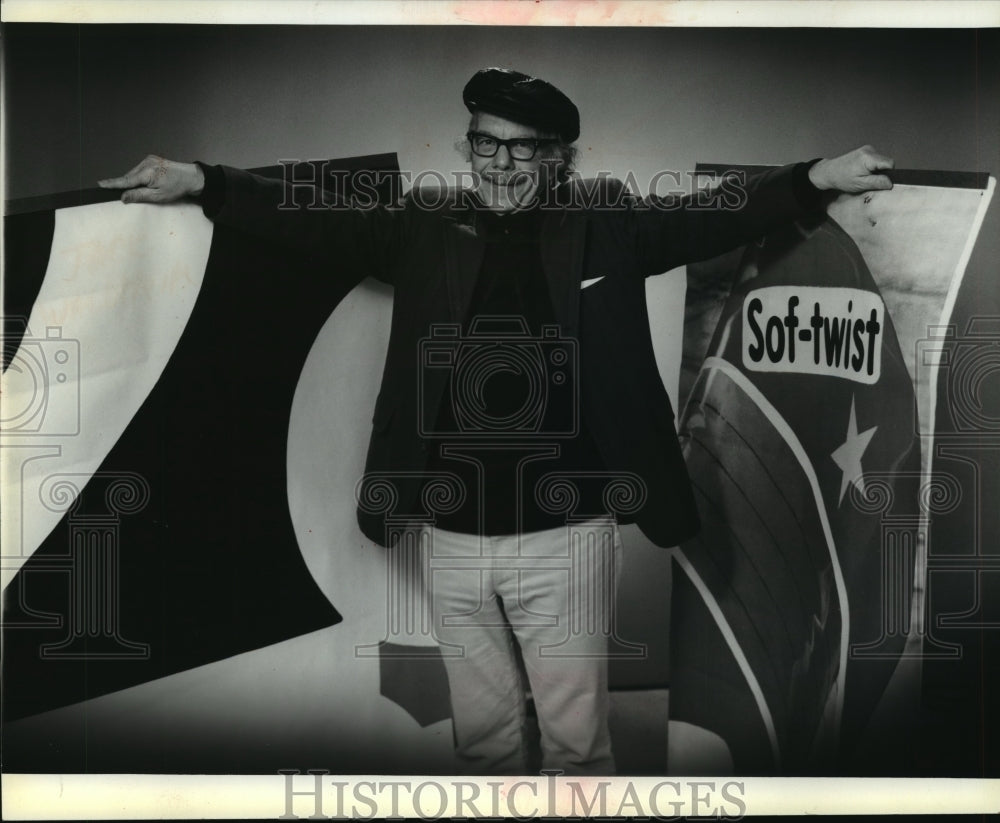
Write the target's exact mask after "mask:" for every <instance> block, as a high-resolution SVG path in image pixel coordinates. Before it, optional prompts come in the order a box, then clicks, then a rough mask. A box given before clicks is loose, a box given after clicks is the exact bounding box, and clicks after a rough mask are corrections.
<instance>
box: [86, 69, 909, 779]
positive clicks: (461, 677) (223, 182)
mask: <svg viewBox="0 0 1000 823" xmlns="http://www.w3.org/2000/svg"><path fill="white" fill-rule="evenodd" d="M463 98H464V102H465V104H466V106H467V108H468V109H469V112H470V114H471V121H470V124H469V130H468V134H467V141H468V150H469V161H470V163H471V170H472V172H473V179H474V181H475V183H474V188H473V189H472V190H471V191H454V192H449V193H448V196H447V197H446V198H437V197H428V198H424V197H420V196H419V195H420V193H419V192H418V193H415V194H414V195H413V196H411V197H409V198H408V200H407V202H406V205H405V207H404V208H402V209H390V208H370V209H361V208H352V209H334V210H328V211H316V210H305V211H299V210H279V209H277V204H278V203H279V202H281V201H282V200H283V196H282V195H283V192H282V184H281V183H280V182H276V181H266V180H263V179H260V178H256V177H254V176H253V175H250V174H248V173H246V172H242V171H239V170H236V169H230V168H226V167H222V166H216V167H207V166H204V165H202V164H183V163H173V162H170V161H166V160H163V159H161V158H156V157H148V158H146V159H145V160H144V161H143V162H142V163H140V164H139V165H138V166H136V167H135V168H134V169H133V170H132V171H130V172H129V173H128V174H126V175H125V176H124V177H120V178H116V179H113V180H105V181H101V185H103V186H105V187H108V188H121V189H125V191H124V193H123V195H122V200H123V201H124V202H126V203H129V202H154V203H156V202H170V201H173V200H177V199H180V198H183V197H197V198H200V200H201V202H202V205H203V208H204V210H205V213H206V215H208V216H209V217H211V218H212V219H214V220H216V221H221V222H224V223H227V224H230V225H234V226H238V227H241V228H243V229H245V230H248V231H250V232H252V233H255V234H260V235H263V236H269V237H272V238H274V239H278V240H281V241H283V242H285V243H288V244H289V245H291V246H293V247H296V248H300V249H305V250H308V251H309V252H310V253H311V254H313V255H315V256H316V257H317V258H318V259H319V260H320V261H322V264H323V265H324V266H325V268H326V269H327V271H328V273H329V276H333V277H337V278H340V279H342V280H343V282H344V284H345V285H346V286H350V285H353V284H356V283H358V282H360V280H362V279H363V278H364V277H366V276H369V275H371V276H374V277H376V278H378V279H380V280H383V281H385V282H387V283H390V284H392V285H393V286H394V289H395V292H394V300H395V302H396V311H394V312H393V319H392V329H391V333H390V342H389V348H388V352H387V356H386V364H385V369H384V372H383V377H382V384H381V389H380V392H379V396H378V399H377V401H376V406H375V410H374V415H373V431H372V435H371V440H370V444H369V450H368V458H367V464H366V470H365V478H364V479H363V481H362V483H361V484H359V508H358V518H359V523H360V525H361V528H362V531H363V532H364V533H365V534H366V535H367V536H368V537H370V538H371V539H373V540H374V541H376V542H378V543H383V544H386V543H387V542H388V538H387V537H386V534H387V532H386V530H385V529H386V525H385V522H384V515H385V514H386V513H387V511H386V505H385V498H384V497H380V496H379V495H378V494H376V493H373V492H372V489H373V488H375V486H373V485H368V483H369V481H371V482H372V483H374V484H375V485H377V484H378V483H382V484H384V483H386V482H388V483H389V484H390V485H391V489H392V492H391V494H390V495H389V499H391V501H392V508H391V511H389V512H388V513H391V514H392V515H393V516H394V517H396V518H399V517H400V516H402V517H404V518H405V517H407V516H412V517H414V518H415V519H419V520H421V522H423V523H424V524H425V525H424V526H423V527H422V528H423V529H424V537H425V539H426V540H427V542H428V543H429V544H430V546H431V548H430V553H431V563H430V567H429V569H427V570H425V575H424V579H423V585H424V586H425V590H426V594H427V597H428V599H429V601H430V602H431V604H432V609H433V616H434V633H435V637H436V639H437V641H438V642H439V644H440V646H441V650H442V655H443V657H444V660H445V664H446V666H447V670H448V678H449V685H450V690H451V701H452V716H453V721H454V730H455V740H456V754H457V757H458V760H459V764H460V766H461V767H462V768H463V770H465V771H467V772H470V773H481V774H484V773H511V774H516V773H523V772H524V771H526V768H527V766H526V764H527V759H526V758H527V753H526V748H525V742H524V734H523V727H524V723H525V697H524V695H525V684H523V683H522V674H521V672H522V667H523V671H524V673H525V674H526V676H527V688H530V691H531V695H532V698H533V700H534V704H535V707H536V710H537V715H538V724H539V728H540V731H541V748H542V758H543V760H542V765H543V767H545V768H558V769H563V770H564V771H566V772H568V773H589V774H611V773H613V771H614V761H613V756H612V752H611V746H610V738H609V735H608V726H607V715H608V695H607V659H606V650H607V643H608V637H609V636H610V635H611V634H612V616H611V603H610V601H611V598H612V595H613V594H614V579H615V573H616V571H615V570H616V565H617V563H619V562H620V551H619V549H620V538H619V536H618V531H617V527H618V525H620V524H622V523H624V522H635V523H637V524H638V526H639V527H640V528H641V529H642V530H643V532H644V533H645V534H646V535H647V536H648V537H649V538H650V539H651V540H652V541H653V542H655V543H657V544H658V545H662V546H672V545H676V544H677V543H678V542H680V541H681V540H684V539H686V538H688V537H690V536H691V535H692V534H694V532H695V531H696V530H697V528H698V518H697V512H696V509H695V504H694V499H693V496H692V493H691V490H690V487H689V481H688V478H687V474H686V472H685V469H684V465H683V460H682V458H681V454H680V450H679V448H678V444H677V440H676V435H675V432H674V427H673V411H672V409H671V407H670V402H669V399H668V397H667V394H666V391H665V390H664V388H663V385H662V383H661V381H660V379H659V375H658V371H657V368H656V363H655V359H654V356H653V347H652V341H651V338H650V332H649V322H648V317H647V314H646V305H645V288H644V278H645V277H647V276H650V275H655V274H659V273H661V272H664V271H667V270H669V269H671V268H674V267H676V266H678V265H681V264H683V263H686V262H690V261H693V260H698V259H704V258H707V257H712V256H714V255H717V254H720V253H722V252H724V251H726V250H728V249H730V248H733V247H735V246H737V245H740V244H742V243H745V242H748V241H750V240H752V239H754V238H756V237H758V236H760V235H763V234H765V233H767V232H768V231H769V230H770V229H772V228H774V227H777V226H778V225H781V224H782V223H785V222H787V221H791V220H794V219H796V218H798V217H800V216H802V215H804V214H805V213H807V212H808V211H810V210H813V209H816V208H819V206H820V200H821V196H820V192H821V190H824V189H834V190H839V191H846V192H861V191H866V190H868V189H885V188H890V187H891V183H890V181H889V180H888V178H887V177H885V176H884V175H882V174H879V171H881V170H885V169H889V168H891V167H892V161H891V160H889V159H888V158H886V157H882V156H880V155H878V154H877V153H875V152H874V151H873V150H872V149H871V148H870V147H865V148H862V149H858V150H856V151H854V152H851V153H849V154H846V155H843V156H841V157H838V158H834V159H829V160H818V161H813V162H812V163H808V164H798V165H795V166H788V167H784V168H781V169H777V170H775V171H772V172H768V173H766V174H764V175H761V176H759V177H756V178H753V179H752V180H750V181H748V182H747V185H746V187H745V191H741V192H737V194H738V195H739V196H738V197H736V198H735V199H734V198H732V197H723V196H721V195H720V196H719V197H717V198H715V200H714V201H712V200H711V199H710V200H709V202H708V203H707V204H706V202H705V200H704V198H702V199H701V200H700V201H699V202H697V203H695V202H694V201H693V200H691V199H675V200H658V199H656V198H649V199H647V201H644V202H642V203H640V202H638V201H636V200H635V199H634V198H632V197H630V196H626V195H625V193H623V192H622V191H621V187H620V185H619V186H616V185H615V184H613V183H608V182H607V181H605V184H604V185H603V186H596V187H594V186H590V187H588V186H586V185H583V184H580V183H579V181H574V180H573V179H572V177H571V174H570V172H571V167H572V159H573V155H574V152H573V149H572V144H573V142H574V141H575V140H576V139H577V137H578V136H579V114H578V111H577V109H576V106H575V105H574V104H573V103H572V102H571V101H570V100H569V98H567V97H566V96H565V95H564V94H563V93H562V92H560V91H559V90H558V89H556V88H555V87H554V86H552V85H550V84H549V83H546V82H545V81H542V80H539V79H536V78H532V77H528V76H526V75H523V74H520V73H518V72H513V71H508V70H502V69H495V68H491V69H484V70H482V71H480V72H478V73H477V74H476V75H475V76H474V77H473V78H472V79H471V80H470V81H469V82H468V84H467V85H466V87H465V90H464V93H463ZM730 194H732V192H730ZM332 308H333V307H331V310H332ZM438 481H447V482H448V483H451V486H450V487H449V488H450V489H451V490H452V492H453V493H452V494H451V495H450V497H449V498H448V500H446V501H442V500H441V499H437V503H436V504H435V503H434V499H432V498H433V496H432V495H429V494H428V488H429V487H430V486H431V485H432V484H433V483H435V482H438ZM435 505H436V506H437V508H436V510H435Z"/></svg>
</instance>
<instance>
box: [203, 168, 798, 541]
mask: <svg viewBox="0 0 1000 823" xmlns="http://www.w3.org/2000/svg"><path fill="white" fill-rule="evenodd" d="M217 168H218V167H217ZM221 169H222V175H223V176H224V186H225V190H224V203H223V205H222V207H221V209H220V210H219V211H218V212H217V213H215V214H214V215H213V219H215V220H216V221H220V222H223V223H226V224H229V225H233V226H236V227H239V228H242V229H244V230H247V231H250V232H252V233H254V234H259V235H262V236H268V237H271V238H273V239H277V240H279V241H283V242H286V243H288V244H289V245H290V246H292V247H294V248H296V249H300V250H305V251H306V252H307V253H309V254H311V255H314V256H316V258H317V259H318V261H319V262H320V263H321V264H322V265H324V266H326V267H328V268H329V272H330V276H331V277H337V278H342V279H343V280H344V283H345V285H348V286H349V285H351V284H356V283H358V282H360V281H361V280H362V279H363V278H364V277H366V276H372V277H375V278H377V279H379V280H381V281H384V282H386V283H390V284H392V286H393V287H394V290H395V294H394V310H393V317H392V327H391V333H390V339H389V347H388V353H387V355H386V362H385V368H384V371H383V374H382V383H381V388H380V391H379V395H378V399H377V401H376V404H375V409H374V414H373V418H372V433H371V440H370V443H369V447H368V458H367V462H366V467H365V477H366V478H367V479H369V480H372V479H374V480H378V481H380V482H382V483H386V482H387V483H389V484H391V486H392V487H393V489H394V491H393V492H392V493H391V494H390V496H389V497H386V496H385V495H384V494H383V492H384V491H385V486H384V485H383V486H380V485H379V483H375V484H374V485H370V486H365V485H364V484H363V483H362V484H359V503H360V505H359V509H358V522H359V524H360V526H361V530H362V531H363V532H364V534H365V535H366V536H368V537H369V538H371V539H372V540H374V541H375V542H377V543H382V544H384V543H385V542H386V525H385V517H386V515H389V516H390V517H393V516H395V517H398V516H400V515H408V514H413V513H414V512H419V511H420V510H421V506H422V503H421V500H422V499H424V498H425V496H424V495H423V492H424V490H425V487H426V483H427V478H426V477H421V472H422V470H423V469H424V468H425V466H426V463H427V457H428V449H429V445H430V441H429V440H428V439H427V437H425V436H423V434H422V433H421V424H422V421H426V420H427V419H431V417H430V416H431V415H433V413H434V412H433V410H434V409H435V408H436V403H437V399H438V398H439V397H440V393H441V391H442V389H443V385H442V384H441V382H440V378H433V377H432V378H428V379H424V378H422V377H421V376H420V375H418V373H417V372H418V368H419V366H418V352H419V350H420V344H421V340H423V339H426V338H427V335H428V331H429V328H430V325H431V324H433V323H449V322H451V323H456V324H457V323H461V322H462V321H463V319H464V318H465V315H466V308H467V307H468V304H469V301H470V299H471V296H472V293H473V288H474V285H475V281H476V277H477V274H478V272H479V269H480V264H481V261H482V255H483V251H484V243H483V241H482V240H481V239H479V238H478V237H477V236H476V232H475V222H476V213H477V210H476V208H475V206H474V205H473V203H472V202H471V201H470V199H469V198H468V197H467V196H462V195H461V194H455V193H451V194H449V196H448V197H447V198H445V199H443V200H442V201H441V202H438V203H437V204H436V205H435V207H428V206H430V205H434V204H430V203H425V204H424V205H423V206H421V207H418V206H417V205H416V204H415V203H414V198H412V197H411V198H409V199H408V201H407V202H406V203H405V205H404V206H403V207H402V208H398V209H392V208H371V209H334V210H322V211H297V210H279V209H277V208H276V204H277V203H279V202H281V200H282V183H281V182H280V181H271V180H265V179H264V178H260V177H255V176H254V175H251V174H249V173H247V172H244V171H240V170H237V169H231V168H227V167H221ZM807 172H808V167H807V166H806V164H799V165H797V166H785V167H782V168H779V169H774V170H772V171H768V172H765V173H764V174H762V175H758V176H755V177H753V178H750V179H749V180H748V181H747V183H746V186H745V188H738V187H736V186H732V185H730V186H728V187H727V188H725V189H723V190H722V191H721V193H720V196H718V197H717V198H715V201H714V202H713V203H708V202H705V200H704V198H702V200H701V202H697V201H696V200H695V199H693V198H690V197H688V198H678V199H676V200H672V201H667V200H654V199H650V198H647V200H645V201H638V200H636V199H634V198H630V197H623V196H620V195H622V192H621V185H620V184H616V183H615V182H614V181H606V180H605V181H602V183H601V184H600V185H597V186H594V185H586V184H584V185H579V184H578V185H574V186H567V185H564V186H563V187H561V188H560V190H559V192H558V193H557V197H556V199H555V200H552V199H551V198H550V201H549V202H546V203H545V210H544V212H545V213H544V216H543V218H542V233H541V250H542V261H543V266H544V270H545V275H546V277H547V280H548V285H549V292H550V295H551V298H552V305H553V307H554V310H555V315H556V318H557V320H558V322H559V324H560V327H561V334H562V337H563V338H571V339H575V340H577V341H578V351H579V392H580V412H581V415H582V418H583V420H585V421H586V425H587V427H588V429H589V430H590V432H591V435H592V437H593V439H594V441H595V442H596V444H597V446H598V449H599V451H600V453H601V456H602V458H603V459H604V461H605V464H606V466H607V467H608V469H609V470H610V471H613V472H619V473H622V472H624V473H629V474H631V475H634V476H637V477H638V478H641V479H642V483H643V485H644V489H643V494H644V500H643V501H642V504H641V506H640V507H639V508H638V510H637V511H635V512H634V514H633V515H632V517H633V518H634V520H635V522H636V523H637V524H638V525H639V527H640V528H641V529H642V531H643V532H644V533H645V534H646V535H647V537H649V539H650V540H652V541H653V542H654V543H656V544H658V545H660V546H673V545H676V544H678V543H679V542H680V541H683V540H685V539H687V538H690V537H691V536H693V535H694V534H695V533H696V532H697V530H698V526H699V521H698V514H697V509H696V506H695V502H694V497H693V495H692V491H691V486H690V481H689V479H688V475H687V471H686V469H685V466H684V461H683V459H682V457H681V452H680V448H679V446H678V442H677V436H676V432H675V421H674V411H673V409H672V408H671V404H670V401H669V399H668V396H667V392H666V390H665V389H664V387H663V384H662V382H661V380H660V377H659V372H658V370H657V367H656V361H655V358H654V355H653V345H652V339H651V337H650V329H649V318H648V314H647V309H646V292H645V284H644V280H645V278H646V277H648V276H650V275H655V274H659V273H662V272H665V271H667V270H669V269H672V268H674V267H676V266H679V265H682V264H684V263H689V262H693V261H697V260H703V259H706V258H710V257H713V256H716V255H718V254H721V253H722V252H725V251H728V250H730V249H732V248H734V247H736V246H738V245H741V244H743V243H746V242H748V241H750V240H752V239H754V238H756V237H759V236H762V235H764V234H765V233H767V232H768V231H769V230H770V229H772V228H774V227H776V226H778V225H781V224H783V223H785V222H788V221H791V220H794V219H796V218H797V217H799V216H801V215H802V214H803V213H804V212H805V211H807V210H808V209H810V208H813V207H815V206H816V205H817V202H816V201H817V200H818V197H817V193H816V191H815V189H813V188H812V187H811V185H810V184H809V183H808V178H807V176H806V175H807ZM424 199H425V200H429V199H430V198H424ZM593 278H602V279H600V280H599V281H598V282H596V283H595V284H593V285H590V286H588V287H587V288H585V289H581V284H582V283H583V281H586V280H591V279H593ZM332 309H333V307H332V306H331V310H332ZM418 378H419V379H418ZM428 409H430V411H429V412H428V411H427V410H428ZM393 495H395V497H394V499H392V497H393Z"/></svg>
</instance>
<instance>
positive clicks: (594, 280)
mask: <svg viewBox="0 0 1000 823" xmlns="http://www.w3.org/2000/svg"><path fill="white" fill-rule="evenodd" d="M603 279H604V275H601V276H600V277H591V278H590V279H589V280H584V281H583V282H582V283H580V288H581V289H586V288H590V287H591V286H593V285H594V283H597V282H599V281H601V280H603Z"/></svg>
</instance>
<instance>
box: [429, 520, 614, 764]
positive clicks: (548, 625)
mask: <svg viewBox="0 0 1000 823" xmlns="http://www.w3.org/2000/svg"><path fill="white" fill-rule="evenodd" d="M428 532H429V535H427V536H428V537H429V541H430V545H429V548H430V553H431V561H430V573H429V574H426V575H425V580H424V586H425V587H426V589H427V592H426V593H427V596H428V602H429V603H430V604H431V609H432V614H433V621H434V622H433V626H434V633H435V637H436V639H437V641H438V643H439V645H440V647H441V651H442V654H443V656H444V660H445V666H446V668H447V672H448V684H449V687H450V689H451V706H452V717H453V721H454V729H455V745H456V756H457V759H458V767H459V769H460V770H462V771H463V772H465V773H466V774H524V773H525V772H526V770H527V764H526V745H525V739H524V733H523V730H524V723H525V685H524V683H523V682H522V677H521V673H520V667H519V666H518V663H517V656H516V651H515V647H514V644H515V643H517V644H518V646H519V647H520V652H521V657H522V658H523V661H524V669H525V671H526V672H527V676H528V681H529V683H528V685H529V686H530V688H531V694H532V697H533V699H534V703H535V708H536V711H537V715H538V725H539V729H540V731H541V748H542V768H544V769H562V770H563V771H564V772H565V773H567V774H614V760H613V758H612V754H611V740H610V737H609V734H608V666H607V639H608V637H609V636H611V632H612V603H613V600H614V595H615V581H616V579H617V576H618V573H617V564H618V563H619V562H620V557H621V550H620V549H621V538H620V536H619V533H618V528H617V526H616V525H615V524H614V523H613V522H611V521H606V520H600V521H589V522H588V523H585V524H577V525H572V526H566V527H561V528H557V529H552V530H549V531H544V532H533V533H529V534H523V535H511V536H504V537H479V536H476V535H467V534H456V533H454V532H449V531H445V530H443V529H437V528H433V527H429V528H428Z"/></svg>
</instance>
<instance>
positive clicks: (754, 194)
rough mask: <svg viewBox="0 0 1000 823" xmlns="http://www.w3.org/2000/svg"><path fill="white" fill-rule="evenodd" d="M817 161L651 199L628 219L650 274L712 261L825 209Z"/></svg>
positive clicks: (639, 255)
mask: <svg viewBox="0 0 1000 823" xmlns="http://www.w3.org/2000/svg"><path fill="white" fill-rule="evenodd" d="M815 162H816V161H815V160H814V161H812V162H809V163H798V164H796V165H790V166H782V167H780V168H776V169H770V170H768V171H765V172H763V173H761V174H757V175H754V176H752V177H749V178H747V179H746V181H745V183H744V182H742V181H739V180H738V179H737V178H727V179H724V181H723V182H722V183H721V184H720V185H719V186H718V187H716V188H715V189H713V190H711V191H706V192H701V193H695V194H691V195H687V196H685V197H677V198H657V197H647V198H646V199H645V200H643V201H642V202H641V203H637V204H635V205H634V206H633V207H632V208H631V209H630V210H629V211H628V212H627V215H626V231H627V232H628V235H629V236H630V242H632V243H634V251H635V255H636V260H637V264H638V266H639V269H640V271H641V272H642V274H643V275H644V276H650V275H654V274H660V273H661V272H665V271H668V270H669V269H672V268H674V267H676V266H680V265H683V264H685V263H693V262H696V261H699V260H706V259H708V258H711V257H715V256H717V255H719V254H722V253H724V252H727V251H729V250H731V249H734V248H736V247H737V246H741V245H743V244H745V243H748V242H750V241H752V240H755V239H756V238H758V237H761V236H763V235H765V234H767V233H768V232H770V231H772V230H773V229H775V228H777V227H779V226H781V225H784V224H786V223H789V222H791V221H793V220H796V219H798V218H800V217H803V216H805V215H807V214H809V213H811V212H815V211H817V210H819V208H820V207H821V205H822V200H823V198H822V192H820V191H819V190H818V189H816V188H815V187H814V186H813V185H812V183H811V182H810V181H809V177H808V174H809V168H810V167H811V166H812V164H813V163H815Z"/></svg>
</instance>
